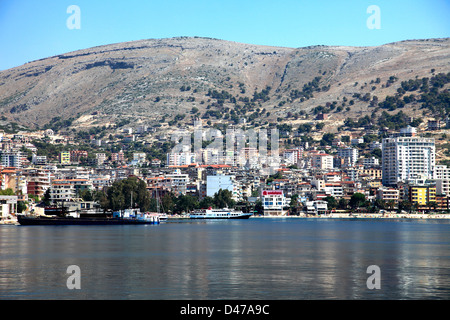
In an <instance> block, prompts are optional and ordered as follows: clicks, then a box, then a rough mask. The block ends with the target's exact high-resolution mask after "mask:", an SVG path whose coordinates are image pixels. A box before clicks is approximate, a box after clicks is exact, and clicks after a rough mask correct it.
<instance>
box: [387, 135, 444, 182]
mask: <svg viewBox="0 0 450 320" xmlns="http://www.w3.org/2000/svg"><path fill="white" fill-rule="evenodd" d="M435 153H436V149H435V143H434V139H433V138H422V137H416V136H407V137H391V138H385V139H383V156H382V171H383V180H382V182H383V185H385V186H395V185H397V183H398V182H406V181H408V180H409V181H412V180H415V179H432V178H433V174H434V170H435V164H436V159H435Z"/></svg>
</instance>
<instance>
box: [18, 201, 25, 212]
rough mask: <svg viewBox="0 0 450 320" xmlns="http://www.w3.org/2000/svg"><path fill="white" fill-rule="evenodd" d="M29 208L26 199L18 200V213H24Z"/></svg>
mask: <svg viewBox="0 0 450 320" xmlns="http://www.w3.org/2000/svg"><path fill="white" fill-rule="evenodd" d="M25 210H27V203H26V202H25V201H17V213H22V212H23V211H25Z"/></svg>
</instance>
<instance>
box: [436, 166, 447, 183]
mask: <svg viewBox="0 0 450 320" xmlns="http://www.w3.org/2000/svg"><path fill="white" fill-rule="evenodd" d="M434 179H447V180H448V179H450V168H448V167H447V166H444V165H436V166H435V167H434Z"/></svg>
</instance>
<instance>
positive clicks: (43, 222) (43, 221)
mask: <svg viewBox="0 0 450 320" xmlns="http://www.w3.org/2000/svg"><path fill="white" fill-rule="evenodd" d="M17 221H18V222H19V224H20V225H24V226H69V225H70V226H72V225H77V226H79V225H83V226H87V225H91V226H92V225H97V226H99V225H143V224H158V223H159V221H152V220H140V219H124V218H70V217H67V218H59V217H55V218H53V217H52V218H47V217H26V216H20V215H19V216H17Z"/></svg>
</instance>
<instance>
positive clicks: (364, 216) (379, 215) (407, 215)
mask: <svg viewBox="0 0 450 320" xmlns="http://www.w3.org/2000/svg"><path fill="white" fill-rule="evenodd" d="M250 218H269V219H270V218H289V219H291V218H293V219H416V220H417V219H421V220H423V219H433V220H435V219H440V220H447V219H450V214H421V213H388V214H386V213H385V214H382V213H357V214H350V213H332V214H327V215H298V216H275V215H270V216H269V215H266V216H264V215H261V216H251V217H250Z"/></svg>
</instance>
